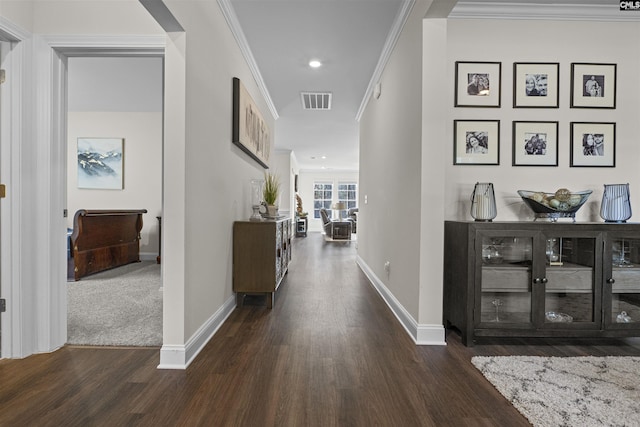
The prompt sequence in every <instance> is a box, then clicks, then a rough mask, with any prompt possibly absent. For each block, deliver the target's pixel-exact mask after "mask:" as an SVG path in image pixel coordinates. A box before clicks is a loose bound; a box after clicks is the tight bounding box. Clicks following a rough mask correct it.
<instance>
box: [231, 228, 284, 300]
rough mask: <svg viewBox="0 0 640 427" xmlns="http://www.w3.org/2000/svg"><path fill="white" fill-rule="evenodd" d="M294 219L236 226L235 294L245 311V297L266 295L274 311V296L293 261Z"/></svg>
mask: <svg viewBox="0 0 640 427" xmlns="http://www.w3.org/2000/svg"><path fill="white" fill-rule="evenodd" d="M291 234H292V230H291V219H289V218H284V219H278V220H266V221H236V222H234V223H233V291H234V292H235V293H236V305H237V306H238V307H242V305H243V300H244V296H245V295H246V294H266V295H267V306H268V307H269V308H272V307H273V300H274V297H275V292H276V290H277V289H278V287H279V286H280V283H281V282H282V279H283V278H284V276H285V274H286V273H287V271H288V268H289V262H290V261H291Z"/></svg>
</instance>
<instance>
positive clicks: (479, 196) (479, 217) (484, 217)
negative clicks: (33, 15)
mask: <svg viewBox="0 0 640 427" xmlns="http://www.w3.org/2000/svg"><path fill="white" fill-rule="evenodd" d="M497 214H498V212H497V209H496V196H495V193H494V192H493V184H492V183H490V182H476V185H475V187H473V193H471V216H472V217H473V218H474V219H475V220H476V221H492V220H493V219H494V218H495V217H496V215H497Z"/></svg>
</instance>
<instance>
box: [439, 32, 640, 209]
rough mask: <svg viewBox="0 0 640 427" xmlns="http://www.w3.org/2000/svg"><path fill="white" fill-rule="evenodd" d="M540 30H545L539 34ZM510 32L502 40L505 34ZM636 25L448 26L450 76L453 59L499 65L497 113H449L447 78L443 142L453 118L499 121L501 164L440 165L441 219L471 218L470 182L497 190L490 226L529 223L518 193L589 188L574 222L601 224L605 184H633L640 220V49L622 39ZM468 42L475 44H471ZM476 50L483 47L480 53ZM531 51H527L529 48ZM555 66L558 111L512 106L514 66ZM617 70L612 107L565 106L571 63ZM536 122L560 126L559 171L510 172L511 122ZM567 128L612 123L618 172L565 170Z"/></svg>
mask: <svg viewBox="0 0 640 427" xmlns="http://www.w3.org/2000/svg"><path fill="white" fill-rule="evenodd" d="M540 28H544V31H540ZM506 34H508V35H509V36H508V37H505V35H506ZM638 34H640V24H638V23H632V22H611V23H607V22H597V21H590V22H576V21H535V20H531V21H527V20H520V21H508V20H468V19H464V20H463V19H459V20H449V22H448V32H447V58H446V66H447V70H448V75H449V76H453V74H454V72H455V68H454V63H455V61H460V60H464V61H480V60H490V61H500V62H502V107H501V108H499V109H492V108H453V106H452V105H453V80H451V79H450V80H449V82H448V83H449V88H450V93H449V94H447V96H446V98H445V99H440V100H439V102H441V103H442V104H443V105H448V106H449V120H448V123H446V126H445V129H446V131H447V136H446V138H445V141H446V143H447V144H452V141H453V124H452V123H453V120H454V119H472V120H473V119H492V120H500V140H501V141H500V165H499V166H453V165H452V161H451V158H452V157H453V156H452V153H451V156H450V157H449V158H448V159H445V160H446V163H447V165H448V166H447V170H446V183H447V184H446V188H445V194H446V195H447V196H446V201H445V207H446V216H447V218H450V219H471V217H470V216H469V213H468V212H469V208H470V205H469V196H470V194H471V191H472V190H473V185H474V184H475V182H477V181H480V182H493V183H494V187H495V190H496V198H497V205H498V206H497V207H498V216H497V218H496V220H531V219H533V215H532V213H531V211H530V210H529V208H528V207H527V206H525V205H524V203H523V202H522V200H521V199H520V197H519V196H518V194H517V193H516V191H517V190H536V191H546V192H554V191H555V190H557V189H558V188H562V187H565V188H569V189H571V190H575V191H577V190H593V194H592V195H591V197H590V198H589V201H588V202H587V204H586V205H585V206H583V207H582V208H581V209H580V210H579V211H578V213H577V215H576V218H577V220H579V221H601V219H600V217H599V208H600V200H601V199H602V190H603V184H613V183H627V182H629V183H631V185H630V188H631V202H632V209H633V211H634V212H635V217H636V218H632V220H634V219H635V220H637V218H640V217H638V215H640V171H639V170H638V167H637V164H638V161H637V159H638V158H640V145H639V144H638V143H637V135H638V131H639V130H640V129H639V123H638V111H639V110H640V86H639V85H638V84H637V80H638V75H639V74H640V51H639V49H638V48H637V47H636V46H630V45H629V44H628V43H624V42H621V41H622V40H636V39H637V38H638ZM470 37H473V42H472V43H471V42H470ZM478 46H482V49H478ZM531 46H533V47H534V48H533V49H531V48H529V47H531ZM514 62H559V63H560V76H559V80H560V108H557V109H547V108H540V109H526V108H517V109H514V108H513V101H512V99H513V63H514ZM572 62H585V63H614V64H617V71H618V77H617V108H616V109H584V108H569V105H570V103H569V97H570V81H571V75H570V74H571V63H572ZM514 120H515V121H520V120H540V121H558V122H559V135H558V145H559V159H558V167H513V166H511V157H512V130H511V129H512V122H513V121H514ZM570 122H615V123H616V148H617V150H616V167H615V168H572V167H570V166H569V162H570V159H569V147H570V141H569V138H570Z"/></svg>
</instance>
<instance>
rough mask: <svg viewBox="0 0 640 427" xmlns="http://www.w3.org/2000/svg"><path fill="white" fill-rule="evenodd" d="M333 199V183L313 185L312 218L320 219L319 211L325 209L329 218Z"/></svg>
mask: <svg viewBox="0 0 640 427" xmlns="http://www.w3.org/2000/svg"><path fill="white" fill-rule="evenodd" d="M332 198H333V183H331V182H314V183H313V217H314V218H320V209H322V208H325V209H326V210H327V215H329V218H331V200H332Z"/></svg>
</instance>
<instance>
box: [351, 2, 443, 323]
mask: <svg viewBox="0 0 640 427" xmlns="http://www.w3.org/2000/svg"><path fill="white" fill-rule="evenodd" d="M424 11H425V5H424V2H420V1H418V2H416V4H415V5H414V8H413V11H412V13H411V16H410V17H409V19H408V21H407V23H406V25H405V27H404V29H403V32H402V35H401V37H400V39H399V40H398V43H397V45H396V47H395V49H394V51H393V54H392V56H391V57H390V59H389V63H388V64H387V66H386V68H385V71H384V73H383V76H382V78H381V80H380V83H381V95H380V98H379V99H375V98H371V100H370V101H369V104H368V105H367V108H366V111H365V113H364V115H363V117H362V119H361V121H360V198H359V207H360V210H359V216H358V255H359V256H360V258H361V259H362V260H363V262H364V263H366V265H367V266H368V268H370V269H371V271H372V272H373V274H374V275H375V276H376V277H377V278H378V279H379V280H380V281H381V282H382V284H383V285H384V286H385V287H386V288H387V289H388V290H389V291H390V292H391V293H392V294H393V296H394V297H395V298H396V299H397V300H398V301H399V303H400V304H401V305H402V306H403V307H404V309H405V310H406V311H407V312H408V313H409V314H410V316H412V317H413V318H414V319H415V320H417V319H418V318H419V311H418V307H419V298H420V293H419V290H420V288H419V284H420V283H419V277H420V276H419V272H420V263H419V255H420V218H421V217H422V216H423V215H424V216H426V217H429V215H431V212H430V211H426V212H425V211H421V193H420V191H421V186H422V183H421V170H422V169H421V168H422V164H421V158H422V122H421V117H422V92H421V90H420V88H421V86H422V73H421V70H422V47H421V39H422V16H424ZM436 184H441V183H436ZM365 197H367V201H368V202H367V203H364V198H365ZM434 202H435V203H436V209H437V203H438V202H437V201H434ZM439 249H441V246H439V245H438V246H435V247H434V248H433V250H434V251H437V250H439ZM387 261H388V262H389V263H390V271H389V274H387V272H386V271H385V270H384V265H385V263H386V262H387Z"/></svg>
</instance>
